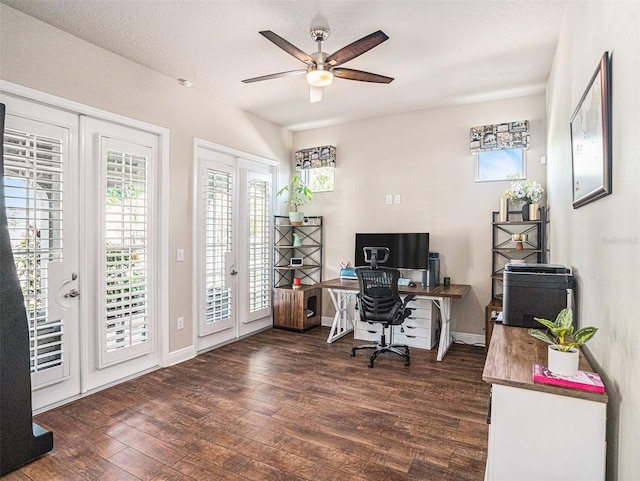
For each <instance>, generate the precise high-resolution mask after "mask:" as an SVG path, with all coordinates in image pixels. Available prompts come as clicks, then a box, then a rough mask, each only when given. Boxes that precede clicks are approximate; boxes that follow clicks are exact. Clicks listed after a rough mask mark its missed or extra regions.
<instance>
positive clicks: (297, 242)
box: [293, 234, 302, 247]
mask: <svg viewBox="0 0 640 481" xmlns="http://www.w3.org/2000/svg"><path fill="white" fill-rule="evenodd" d="M301 245H302V236H301V235H300V234H293V246H294V247H298V246H301Z"/></svg>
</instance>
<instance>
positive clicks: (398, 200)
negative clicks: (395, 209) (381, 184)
mask: <svg viewBox="0 0 640 481" xmlns="http://www.w3.org/2000/svg"><path fill="white" fill-rule="evenodd" d="M399 203H400V194H396V204H399Z"/></svg>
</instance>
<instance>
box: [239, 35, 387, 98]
mask: <svg viewBox="0 0 640 481" xmlns="http://www.w3.org/2000/svg"><path fill="white" fill-rule="evenodd" d="M309 33H310V35H311V38H312V39H313V41H314V42H317V43H318V51H317V52H313V53H311V54H306V53H305V52H303V51H302V50H300V49H299V48H298V47H296V46H295V45H293V44H291V43H289V42H288V41H286V40H285V39H284V38H282V37H280V36H279V35H277V34H275V33H273V32H272V31H271V30H264V31H262V32H260V35H262V36H263V37H265V38H266V39H267V40H270V41H271V42H273V43H274V44H276V45H277V46H278V47H280V48H281V49H282V50H284V51H285V52H287V53H288V54H290V55H293V56H294V57H295V58H297V59H298V60H300V61H301V62H304V63H305V64H307V68H304V69H299V70H289V71H287V72H279V73H274V74H271V75H263V76H261V77H254V78H249V79H245V80H243V82H244V83H252V82H260V81H262V80H270V79H274V78H281V77H291V76H294V75H302V74H306V75H307V83H308V84H309V85H310V87H311V88H310V92H309V97H310V100H311V102H319V101H320V100H322V94H323V93H324V87H326V86H327V85H330V84H331V82H333V78H334V77H338V78H342V79H347V80H358V81H360V82H373V83H383V84H388V83H390V82H391V81H393V78H391V77H385V76H384V75H378V74H375V73H370V72H363V71H362V70H354V69H350V68H342V67H340V65H342V64H344V63H346V62H348V61H349V60H352V59H354V58H356V57H358V56H360V55H362V54H363V53H365V52H368V51H369V50H371V49H372V48H373V47H376V46H378V45H380V44H381V43H382V42H384V41H385V40H388V39H389V37H387V35H386V34H385V33H384V32H382V30H378V31H377V32H374V33H372V34H369V35H367V36H366V37H363V38H361V39H360V40H356V41H355V42H353V43H350V44H349V45H347V46H346V47H343V48H341V49H340V50H338V51H337V52H334V53H332V54H331V55H327V54H326V53H325V52H323V51H322V42H324V41H325V40H326V39H327V38H328V37H329V33H330V31H329V29H328V28H327V27H313V28H311V30H310V32H309Z"/></svg>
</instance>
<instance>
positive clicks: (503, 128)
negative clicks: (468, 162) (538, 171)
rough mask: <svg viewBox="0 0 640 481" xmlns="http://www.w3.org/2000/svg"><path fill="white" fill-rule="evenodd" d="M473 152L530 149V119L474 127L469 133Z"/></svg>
mask: <svg viewBox="0 0 640 481" xmlns="http://www.w3.org/2000/svg"><path fill="white" fill-rule="evenodd" d="M469 146H470V147H471V153H475V152H482V151H485V150H504V149H528V148H529V121H528V120H519V121H517V122H505V123H502V124H495V125H483V126H480V127H472V128H471V132H470V134H469Z"/></svg>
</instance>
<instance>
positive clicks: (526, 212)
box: [522, 204, 531, 221]
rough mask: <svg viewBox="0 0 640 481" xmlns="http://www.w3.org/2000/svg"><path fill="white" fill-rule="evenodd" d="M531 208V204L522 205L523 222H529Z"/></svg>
mask: <svg viewBox="0 0 640 481" xmlns="http://www.w3.org/2000/svg"><path fill="white" fill-rule="evenodd" d="M530 206H531V204H523V205H522V220H523V221H528V220H529V207H530Z"/></svg>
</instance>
